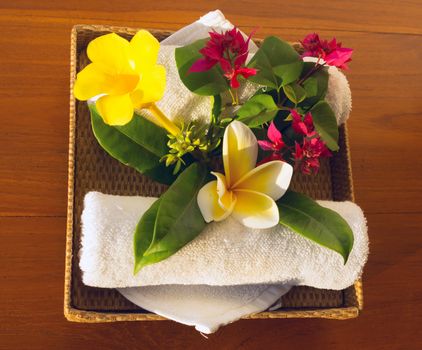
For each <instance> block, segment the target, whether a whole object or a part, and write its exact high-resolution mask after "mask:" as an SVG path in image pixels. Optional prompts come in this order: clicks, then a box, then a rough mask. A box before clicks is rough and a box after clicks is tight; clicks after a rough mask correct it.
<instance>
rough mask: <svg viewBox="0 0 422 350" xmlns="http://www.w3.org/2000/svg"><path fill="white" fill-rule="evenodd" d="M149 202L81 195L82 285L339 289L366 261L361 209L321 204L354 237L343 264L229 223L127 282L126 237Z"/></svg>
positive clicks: (289, 234) (288, 237)
mask: <svg viewBox="0 0 422 350" xmlns="http://www.w3.org/2000/svg"><path fill="white" fill-rule="evenodd" d="M154 200H155V199H154V198H148V197H135V196H131V197H125V196H113V195H106V194H102V193H99V192H90V193H88V194H87V195H86V196H85V208H84V211H83V214H82V235H83V236H82V249H81V259H80V267H81V269H82V272H83V282H84V283H85V284H86V285H89V286H93V287H102V288H118V287H119V288H122V287H136V286H152V285H163V284H184V285H198V284H205V285H213V286H229V285H243V284H276V283H289V284H294V285H307V286H312V287H316V288H325V289H344V288H346V287H348V286H350V285H351V284H353V282H354V281H356V280H357V279H358V278H359V277H360V274H361V271H362V267H363V265H364V264H365V261H366V257H367V254H368V237H367V229H366V221H365V218H364V216H363V213H362V210H361V209H360V208H359V207H358V206H357V205H356V204H354V203H351V202H329V201H320V202H319V203H320V204H321V205H322V206H324V207H327V208H330V209H333V210H335V211H337V212H338V213H339V214H340V215H341V216H342V217H343V218H344V219H345V220H346V221H347V222H348V223H349V225H350V226H351V228H352V230H353V234H354V238H355V241H354V246H353V249H352V252H351V253H350V256H349V260H348V262H347V264H346V265H344V264H343V259H342V257H341V256H340V255H339V254H337V253H335V252H333V251H331V250H329V249H326V248H324V247H321V246H319V245H317V244H315V243H313V242H311V241H310V240H308V239H306V238H304V237H302V236H301V235H298V234H297V233H295V232H293V231H291V230H290V229H288V228H285V227H283V226H281V225H280V226H276V227H274V228H271V229H266V230H258V229H250V228H246V227H245V226H243V225H241V224H240V223H238V222H237V221H235V220H234V219H231V218H228V219H226V220H224V221H223V222H218V223H216V222H214V223H211V224H209V225H207V226H206V228H205V229H204V231H203V232H202V233H201V234H200V235H199V236H198V237H197V238H195V239H194V240H193V241H191V242H190V243H189V244H187V245H186V246H184V247H183V248H182V249H180V250H179V251H178V252H177V253H176V254H174V255H172V256H171V257H169V258H167V259H166V260H164V261H162V262H159V263H157V264H153V265H148V266H146V267H144V268H143V269H142V270H141V271H140V272H139V273H138V274H137V275H133V266H134V256H133V233H134V231H135V227H136V224H137V223H138V221H139V219H140V218H141V216H142V215H143V213H144V212H145V211H146V210H147V209H148V208H149V207H150V205H151V204H152V203H153V202H154Z"/></svg>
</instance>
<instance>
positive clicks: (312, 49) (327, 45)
mask: <svg viewBox="0 0 422 350" xmlns="http://www.w3.org/2000/svg"><path fill="white" fill-rule="evenodd" d="M301 43H302V46H303V48H304V49H305V52H304V53H303V54H302V57H305V56H311V57H318V58H321V59H323V60H324V61H325V63H326V64H328V65H329V66H335V67H338V68H340V69H348V67H347V65H346V63H347V62H350V61H351V60H352V58H351V57H352V53H353V49H350V48H347V47H341V43H338V42H337V40H336V38H333V39H332V40H331V41H327V40H321V39H320V38H319V35H318V34H316V33H313V34H308V35H307V36H306V37H305V38H304V39H303V41H301Z"/></svg>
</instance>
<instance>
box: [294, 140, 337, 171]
mask: <svg viewBox="0 0 422 350" xmlns="http://www.w3.org/2000/svg"><path fill="white" fill-rule="evenodd" d="M293 157H294V159H295V162H296V167H297V168H299V169H300V170H301V171H302V173H304V174H307V175H310V174H311V173H314V174H316V173H318V170H319V167H320V161H319V159H320V158H327V157H331V152H330V151H329V150H328V148H327V146H326V145H325V143H324V141H322V140H321V139H320V138H319V137H314V138H304V139H303V143H302V145H299V143H297V142H296V143H295V152H294V153H293Z"/></svg>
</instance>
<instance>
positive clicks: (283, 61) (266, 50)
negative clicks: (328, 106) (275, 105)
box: [248, 36, 304, 89]
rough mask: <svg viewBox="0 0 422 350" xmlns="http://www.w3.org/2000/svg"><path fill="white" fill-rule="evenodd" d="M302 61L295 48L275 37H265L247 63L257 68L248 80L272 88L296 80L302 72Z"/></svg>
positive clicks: (277, 87)
mask: <svg viewBox="0 0 422 350" xmlns="http://www.w3.org/2000/svg"><path fill="white" fill-rule="evenodd" d="M303 65H304V63H303V61H302V59H301V57H300V56H299V54H298V53H297V52H296V50H295V49H294V48H293V47H292V46H291V45H290V44H288V43H287V42H285V41H283V40H280V39H279V38H277V37H274V36H270V37H267V38H266V39H265V40H264V42H263V43H262V45H261V47H260V48H259V50H258V51H257V52H256V54H255V55H254V57H253V58H252V59H251V61H250V63H249V65H248V66H249V67H252V68H256V69H258V72H257V74H256V75H254V76H252V77H250V78H248V79H249V80H251V81H253V82H256V83H258V84H261V85H265V86H268V87H271V88H274V89H279V88H280V87H281V86H283V85H286V84H290V83H291V82H293V81H295V80H297V79H298V78H299V76H300V74H301V72H302V68H303Z"/></svg>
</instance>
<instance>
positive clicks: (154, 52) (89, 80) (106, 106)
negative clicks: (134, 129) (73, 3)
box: [74, 30, 176, 132]
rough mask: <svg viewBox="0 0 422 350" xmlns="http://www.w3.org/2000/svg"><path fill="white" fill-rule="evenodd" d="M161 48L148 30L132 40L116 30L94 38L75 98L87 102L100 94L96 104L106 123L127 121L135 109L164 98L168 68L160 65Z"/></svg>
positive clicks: (77, 83)
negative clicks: (121, 35)
mask: <svg viewBox="0 0 422 350" xmlns="http://www.w3.org/2000/svg"><path fill="white" fill-rule="evenodd" d="M159 47H160V44H159V42H158V41H157V39H156V38H154V37H153V36H152V35H151V34H150V33H149V32H148V31H146V30H140V31H139V32H138V33H137V34H136V35H135V36H134V37H133V38H132V39H131V40H130V42H129V41H127V40H126V39H124V38H122V37H120V36H119V35H117V34H115V33H111V34H106V35H103V36H100V37H98V38H96V39H94V40H93V41H91V42H90V43H89V45H88V48H87V54H88V58H89V59H90V60H91V62H92V63H90V64H88V65H87V66H86V67H85V68H84V69H83V70H82V71H81V72H79V73H78V75H77V77H76V82H75V87H74V95H75V97H76V98H77V99H79V100H82V101H85V100H89V99H91V98H93V97H98V96H100V97H99V98H98V99H97V100H96V107H97V109H98V112H99V113H100V115H101V117H102V118H103V119H104V122H105V123H107V124H109V125H124V124H127V123H128V122H129V121H130V120H131V119H132V116H133V113H134V109H135V108H146V107H149V106H151V105H152V104H153V103H154V102H156V101H158V100H160V99H161V98H162V97H163V94H164V90H165V85H166V71H165V68H164V67H163V66H161V65H158V64H157V57H158V50H159ZM169 127H170V128H172V127H173V126H172V125H170V126H169ZM169 131H170V130H169ZM173 131H174V132H176V130H173ZM170 132H171V131H170Z"/></svg>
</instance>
